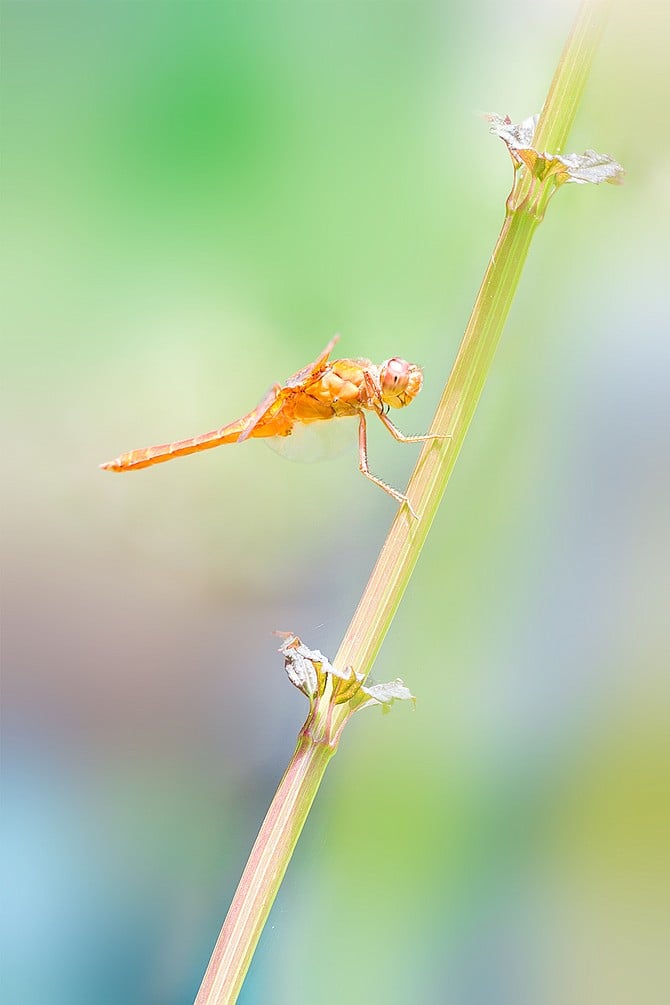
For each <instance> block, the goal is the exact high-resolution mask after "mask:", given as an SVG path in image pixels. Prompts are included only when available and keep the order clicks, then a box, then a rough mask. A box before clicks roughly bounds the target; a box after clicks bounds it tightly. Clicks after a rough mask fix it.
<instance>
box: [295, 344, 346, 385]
mask: <svg viewBox="0 0 670 1005" xmlns="http://www.w3.org/2000/svg"><path fill="white" fill-rule="evenodd" d="M339 338H340V336H339V335H334V336H333V337H332V338H331V340H330V342H329V343H328V345H327V346H326V348H325V349H324V350H323V352H322V353H321V354H320V355H319V356H317V358H316V359H315V360H314V362H313V363H310V364H309V366H303V368H302V370H298V372H297V373H294V374H293V376H292V377H289V378H288V380H287V381H286V383H285V384H284V387H287V388H294V387H299V386H300V384H304V383H305V381H306V380H309V379H311V378H312V377H315V376H316V375H317V374H318V373H319V372H320V371H321V370H323V369H324V367H325V364H326V362H327V360H328V357H329V356H330V354H331V352H332V351H333V349H334V347H335V345H336V344H337V342H338V340H339Z"/></svg>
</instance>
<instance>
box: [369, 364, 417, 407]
mask: <svg viewBox="0 0 670 1005" xmlns="http://www.w3.org/2000/svg"><path fill="white" fill-rule="evenodd" d="M422 382H423V375H422V373H421V370H420V369H419V367H418V366H416V364H414V363H408V362H407V360H405V359H399V358H398V357H397V356H394V357H393V359H387V360H386V362H385V363H382V365H381V367H380V370H379V383H380V385H381V391H382V399H383V401H384V403H385V404H387V405H390V406H391V407H392V408H402V407H403V406H404V405H409V403H410V401H412V400H413V398H415V397H416V396H417V394H418V393H419V391H420V390H421V384H422Z"/></svg>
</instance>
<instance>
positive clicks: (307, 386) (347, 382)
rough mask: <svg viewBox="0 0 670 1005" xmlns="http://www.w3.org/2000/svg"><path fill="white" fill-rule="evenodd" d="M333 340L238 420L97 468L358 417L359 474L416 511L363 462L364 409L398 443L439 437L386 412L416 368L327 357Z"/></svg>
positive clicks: (155, 460)
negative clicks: (411, 428) (415, 431)
mask: <svg viewBox="0 0 670 1005" xmlns="http://www.w3.org/2000/svg"><path fill="white" fill-rule="evenodd" d="M337 340H338V336H337V335H336V336H335V337H334V338H333V339H331V340H330V342H329V343H328V345H327V346H326V348H325V349H324V350H323V352H322V353H321V355H320V356H318V357H317V359H315V360H314V362H313V363H310V364H309V366H305V367H303V369H302V370H298V372H297V373H294V374H293V376H292V377H289V378H288V380H287V381H285V383H284V384H274V385H273V387H272V388H271V389H270V390H269V391H268V393H267V394H266V395H265V397H264V398H263V400H262V401H261V402H260V404H259V405H257V406H256V408H254V409H253V411H251V412H249V413H248V415H245V416H243V417H242V418H241V419H236V420H235V422H230V423H228V425H227V426H222V427H221V428H220V429H213V430H212V431H211V432H209V433H203V434H202V435H201V436H195V437H193V438H192V439H188V440H176V441H175V442H174V443H161V444H158V445H157V446H154V447H143V448H141V449H139V450H131V451H129V452H128V453H126V454H121V456H120V457H117V458H116V459H115V460H113V461H107V463H106V464H101V465H100V467H101V468H103V469H104V470H106V471H137V470H139V469H140V468H148V467H150V466H151V465H152V464H161V463H162V462H163V461H170V460H172V458H173V457H182V456H183V455H184V454H194V453H196V452H197V451H199V450H209V449H210V447H218V446H221V445H222V444H224V443H243V442H244V440H248V439H251V438H252V437H286V436H290V435H291V434H292V433H293V432H294V431H295V430H296V429H297V427H298V426H299V425H301V424H304V425H307V424H310V423H313V422H321V421H324V420H325V419H335V418H340V417H343V416H358V456H359V468H360V471H361V473H362V474H364V475H365V477H366V478H369V479H370V481H371V482H374V483H375V485H379V487H380V488H382V489H383V490H384V491H385V492H387V493H388V494H389V495H390V496H392V498H393V499H395V500H396V502H399V503H405V504H406V505H407V507H408V509H409V510H410V512H411V513H412V515H414V516H416V514H415V513H414V511H413V510H412V507H411V506H410V503H409V500H408V498H407V496H406V495H405V494H404V493H403V492H398V490H397V489H394V488H392V487H391V486H390V485H387V484H386V482H384V481H382V480H381V478H377V476H376V475H373V474H372V472H371V471H370V469H369V467H368V448H367V427H366V417H365V413H366V411H368V412H375V413H376V414H377V415H378V417H379V418H380V420H381V421H382V422H383V424H384V425H385V426H386V428H387V429H388V431H389V432H390V433H391V435H392V436H393V437H394V438H395V439H396V440H399V441H400V442H401V443H420V442H423V441H424V440H433V439H440V438H441V437H439V436H435V435H432V434H426V435H425V436H405V435H404V434H403V433H401V432H400V430H399V429H397V428H396V426H394V424H393V423H392V422H391V420H390V418H389V416H388V412H389V409H390V408H404V406H405V405H409V404H410V402H411V401H413V400H414V398H416V396H417V394H418V393H419V391H420V390H421V385H422V382H423V375H422V373H421V369H420V368H419V367H418V366H417V365H416V364H415V363H408V362H407V361H406V360H404V359H399V358H398V357H397V356H394V357H392V358H391V359H387V360H386V361H385V362H384V363H382V364H381V366H376V365H375V364H374V363H372V362H371V361H370V360H369V359H335V360H329V358H328V357H329V356H330V354H331V352H332V350H333V347H334V346H335V343H336V342H337Z"/></svg>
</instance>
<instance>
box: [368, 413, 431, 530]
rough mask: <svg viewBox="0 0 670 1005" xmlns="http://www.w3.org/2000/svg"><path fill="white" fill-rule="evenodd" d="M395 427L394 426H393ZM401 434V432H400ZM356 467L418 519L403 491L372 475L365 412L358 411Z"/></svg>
mask: <svg viewBox="0 0 670 1005" xmlns="http://www.w3.org/2000/svg"><path fill="white" fill-rule="evenodd" d="M394 428H395V427H394ZM401 435H402V434H401ZM358 468H359V470H360V472H361V474H363V475H365V477H366V478H368V479H369V480H370V481H371V482H374V483H375V485H379V488H380V489H383V490H384V492H386V493H387V495H390V496H391V498H392V499H395V501H396V502H397V503H400V504H401V505H402V504H403V503H404V504H405V506H407V509H408V510H409V511H410V513H411V514H412V516H413V517H414V519H415V520H417V519H418V516H417V514H416V512H415V511H414V510H413V509H412V504H411V503H410V501H409V499H408V498H407V496H406V495H405V494H404V493H403V492H398V490H397V489H394V488H392V487H391V486H390V485H387V483H386V482H384V481H382V479H381V478H377V476H376V475H373V474H372V472H371V471H370V468H369V467H368V436H367V426H366V423H365V414H364V413H363V412H361V413H360V415H359V417H358Z"/></svg>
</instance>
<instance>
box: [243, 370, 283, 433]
mask: <svg viewBox="0 0 670 1005" xmlns="http://www.w3.org/2000/svg"><path fill="white" fill-rule="evenodd" d="M282 391H283V388H282V387H281V385H280V384H273V386H272V387H271V388H270V390H269V391H268V393H267V394H266V395H265V397H264V398H263V400H262V401H261V402H259V404H258V405H256V407H255V408H254V410H253V411H252V412H249V414H248V415H245V417H244V419H242V420H241V423H240V424H241V425H242V427H243V428H242V431H241V433H240V435H239V436H238V437H237V442H238V443H243V442H244V440H248V439H249V437H250V436H252V435H253V432H254V430H255V429H256V428H257V426H258V425H259V423H261V422H263V420H264V419H266V418H267V416H268V412H270V411H272V414H273V415H275V414H276V413H277V411H278V408H277V407H276V404H277V401H278V399H279V398H280V396H281V394H282ZM280 407H281V406H280Z"/></svg>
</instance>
